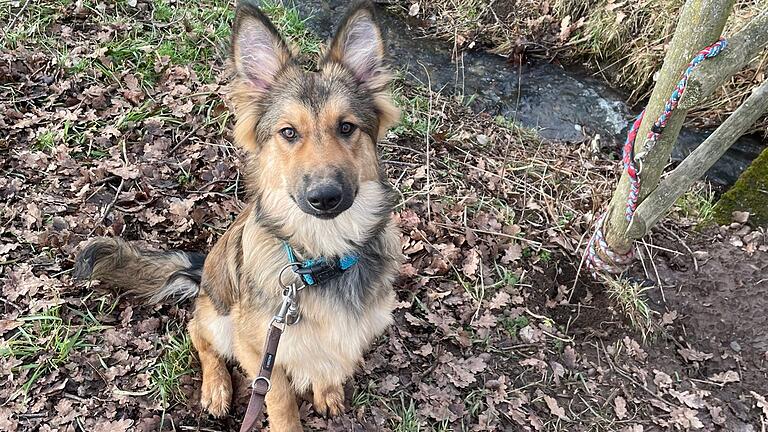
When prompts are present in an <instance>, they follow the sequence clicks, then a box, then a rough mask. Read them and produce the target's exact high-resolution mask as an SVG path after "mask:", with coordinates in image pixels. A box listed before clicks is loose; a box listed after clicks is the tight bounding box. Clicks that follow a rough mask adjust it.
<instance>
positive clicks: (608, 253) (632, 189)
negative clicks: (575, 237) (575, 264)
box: [585, 39, 728, 274]
mask: <svg viewBox="0 0 768 432" xmlns="http://www.w3.org/2000/svg"><path fill="white" fill-rule="evenodd" d="M726 46H728V42H727V41H726V40H725V39H720V40H718V41H717V42H715V43H713V44H712V45H710V46H708V47H706V48H704V49H703V50H701V51H699V53H698V54H696V56H695V57H694V58H693V60H691V62H690V63H688V66H687V67H686V68H685V71H683V73H682V75H681V77H680V80H679V81H678V82H677V84H676V85H675V89H674V90H673V91H672V95H671V96H670V97H669V99H667V102H666V103H665V104H664V111H662V113H661V115H659V118H658V119H657V120H656V121H655V122H654V123H653V126H651V130H650V131H649V132H648V135H647V136H646V146H645V149H646V150H647V149H649V148H651V147H653V146H654V144H655V143H656V142H657V141H658V139H659V137H660V136H661V133H662V132H663V131H664V128H665V127H667V123H668V122H669V118H670V117H671V116H672V112H673V111H674V110H675V108H677V105H678V103H679V102H680V99H681V98H682V97H683V94H684V93H685V87H686V86H687V85H688V78H690V76H691V73H693V70H694V69H695V68H696V66H698V65H699V63H701V62H703V61H704V60H706V59H708V58H712V57H714V56H716V55H718V54H720V52H721V51H722V50H723V49H725V47H726ZM644 116H645V110H643V112H641V113H640V115H638V116H637V118H636V119H635V121H634V122H633V123H632V125H631V126H630V128H629V132H628V133H627V140H626V141H625V142H624V146H623V148H622V157H621V161H622V164H623V167H624V170H625V171H626V172H627V175H628V176H629V195H628V196H627V203H626V207H625V210H624V215H625V217H626V218H627V221H630V222H631V221H632V216H634V214H635V210H637V205H638V201H639V199H640V171H641V170H640V169H639V168H638V164H637V162H636V161H635V140H636V138H637V131H638V129H639V128H640V124H641V123H642V122H643V117H644ZM605 218H606V214H603V215H602V216H600V217H599V218H598V220H597V223H596V224H595V232H594V234H592V237H591V238H590V240H589V243H588V244H587V251H586V257H585V258H586V262H587V268H588V269H589V270H590V271H592V272H593V273H595V272H596V271H598V270H600V271H604V272H607V273H614V274H615V273H622V272H623V271H624V269H625V268H626V267H627V266H628V265H629V264H630V263H632V260H633V259H634V255H635V254H634V249H632V250H630V251H629V252H628V253H626V254H618V253H616V252H613V251H612V250H610V248H609V247H608V243H607V242H606V241H605V234H604V233H603V224H604V222H605ZM598 247H599V250H600V252H598ZM601 253H602V256H601ZM603 256H604V257H605V258H607V260H605V259H603Z"/></svg>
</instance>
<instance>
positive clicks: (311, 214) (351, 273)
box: [75, 3, 402, 431]
mask: <svg viewBox="0 0 768 432" xmlns="http://www.w3.org/2000/svg"><path fill="white" fill-rule="evenodd" d="M231 54H232V59H233V61H234V65H235V69H236V72H237V78H236V81H235V83H234V84H233V85H232V89H231V98H232V100H233V102H234V105H235V111H236V118H237V122H236V126H235V130H234V136H235V140H236V142H237V143H238V144H239V145H240V146H242V147H244V148H245V149H246V150H247V153H248V162H247V189H248V191H249V193H250V196H249V200H248V204H247V206H246V207H245V209H244V211H243V212H242V213H241V214H240V215H239V216H238V217H237V219H236V220H235V221H234V223H233V224H232V226H231V227H230V228H229V229H228V230H227V232H226V233H225V234H224V235H223V236H222V237H221V239H219V241H218V242H217V243H216V245H215V246H214V247H213V250H212V251H211V252H210V253H209V254H208V255H207V257H206V256H204V255H202V254H195V253H187V252H178V251H175V252H147V251H142V250H139V249H137V248H135V247H133V246H131V245H129V244H128V243H125V242H124V241H122V240H120V239H108V238H99V239H96V240H94V241H93V242H91V243H90V244H89V245H88V246H86V247H85V249H84V250H83V251H82V252H81V254H80V256H79V257H78V258H77V262H76V269H75V270H76V271H75V274H76V276H78V277H80V278H89V277H91V278H94V279H98V280H101V281H103V282H106V283H108V284H112V285H114V286H117V287H121V288H123V289H124V290H126V291H129V292H132V293H134V294H137V295H139V296H141V297H143V298H145V299H147V300H148V302H159V301H161V300H163V299H165V298H168V297H177V298H188V297H194V296H196V300H195V311H194V318H193V319H192V320H191V321H190V323H189V333H190V336H191V339H192V342H193V344H194V346H195V348H196V349H197V352H198V354H199V356H200V363H201V366H202V372H203V383H202V392H201V404H202V406H203V407H204V408H205V409H206V410H207V411H208V412H209V413H210V414H212V415H214V416H217V417H218V416H223V415H225V414H226V413H227V411H228V409H229V406H230V401H231V398H232V384H231V380H230V374H229V371H228V370H227V366H226V362H227V360H228V359H235V360H237V362H239V363H240V365H241V366H242V367H243V369H244V370H245V371H246V372H247V374H248V375H249V377H250V378H251V379H255V378H256V377H257V376H259V371H260V367H261V366H262V354H263V352H262V351H263V348H264V345H265V337H266V333H267V330H268V329H269V328H270V325H271V324H272V319H273V317H274V316H275V314H276V313H277V311H278V310H279V309H280V308H281V304H282V303H281V302H282V300H283V297H282V295H283V288H282V287H281V286H282V284H283V283H286V282H294V283H298V282H299V281H301V282H303V285H306V286H305V287H304V288H303V289H301V291H300V292H299V293H298V294H297V300H298V308H299V311H300V318H301V319H300V320H299V321H298V322H297V323H295V324H294V325H291V326H290V327H287V328H286V330H285V333H284V334H283V338H282V340H281V341H280V345H279V349H278V350H277V353H276V360H275V363H274V368H273V369H272V377H271V390H270V391H269V393H268V394H267V396H266V404H267V411H268V415H269V423H270V429H271V430H272V431H299V430H302V428H301V424H300V421H299V411H298V406H297V395H304V394H306V395H309V393H310V392H311V394H312V400H313V404H314V408H315V410H316V411H317V412H319V413H321V414H330V415H337V414H340V413H341V412H343V409H344V391H343V388H342V385H343V383H344V382H345V380H347V379H348V378H349V377H351V376H352V374H353V372H354V371H355V369H356V367H357V366H358V364H359V363H360V362H361V360H362V356H363V354H364V353H365V352H366V350H367V349H368V348H369V346H370V345H371V343H372V341H373V340H374V339H375V338H376V337H377V336H379V335H380V334H382V333H383V331H384V330H385V328H386V327H387V326H388V325H389V324H390V322H391V321H392V317H391V312H392V309H393V304H394V292H393V290H392V284H393V281H394V279H395V277H396V275H397V273H398V271H399V267H400V262H401V257H402V254H401V246H400V241H399V235H398V232H397V229H396V227H395V224H394V222H393V220H392V218H391V213H392V210H393V201H394V200H393V192H392V189H391V187H390V186H389V185H388V184H387V181H386V178H385V174H384V172H383V170H382V168H381V165H380V161H379V157H378V151H377V146H376V142H377V140H378V139H379V138H381V137H382V136H383V135H384V134H385V132H386V130H387V129H388V128H389V127H390V126H391V125H392V124H393V123H394V122H395V121H396V119H398V117H399V112H398V110H397V108H395V106H394V105H393V103H392V100H391V95H390V93H389V90H388V85H389V81H390V74H389V72H388V70H387V69H386V67H385V65H384V58H383V56H384V44H383V42H382V36H381V31H380V29H379V27H378V25H377V24H376V21H375V19H374V15H373V8H372V6H371V5H370V4H367V3H362V4H358V5H356V6H354V7H353V8H352V9H351V10H350V11H349V12H348V13H347V15H346V16H345V17H344V19H343V21H342V23H341V25H340V26H339V28H338V30H337V32H336V35H335V36H334V38H333V39H332V41H331V42H330V45H329V48H328V50H327V52H326V53H325V54H324V55H323V57H322V58H321V59H320V61H319V63H318V67H317V70H316V71H306V70H304V68H303V67H301V66H299V65H298V64H297V62H296V61H295V60H294V54H293V53H292V51H291V49H289V46H288V44H287V43H286V42H285V40H283V38H282V37H281V36H280V35H279V34H278V32H277V30H276V29H275V27H274V25H272V23H271V22H270V21H269V19H268V18H267V17H266V16H264V14H262V12H261V11H259V9H258V8H257V7H255V6H253V5H250V4H247V3H242V4H240V5H239V6H238V8H237V13H236V16H235V21H234V27H233V35H232V47H231ZM295 261H299V263H300V265H296V266H295V267H294V271H285V272H283V276H282V277H283V280H282V282H281V281H280V274H281V270H283V269H285V268H286V265H288V264H289V263H291V262H295ZM318 261H320V262H324V263H335V264H333V265H328V266H326V269H328V268H330V269H332V270H334V271H331V272H330V276H328V275H323V274H320V273H318V274H314V277H316V280H314V279H312V277H313V275H312V274H310V275H309V277H308V276H307V275H306V274H302V273H301V272H299V271H297V269H299V268H300V267H306V266H308V265H309V264H308V263H312V262H318ZM345 261H346V262H347V264H346V266H345V265H343V262H345ZM339 263H342V264H341V265H339ZM321 273H322V272H321ZM326 276H327V277H326ZM300 278H301V279H300Z"/></svg>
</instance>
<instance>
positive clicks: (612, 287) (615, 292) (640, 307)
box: [602, 276, 654, 339]
mask: <svg viewBox="0 0 768 432" xmlns="http://www.w3.org/2000/svg"><path fill="white" fill-rule="evenodd" d="M602 278H603V281H604V282H605V284H606V288H607V291H608V295H609V296H610V298H611V300H612V301H613V303H614V304H615V305H616V306H617V308H618V310H619V312H620V313H622V314H623V315H624V317H625V318H626V319H627V320H628V321H629V323H630V325H631V326H632V328H634V329H635V330H637V331H639V332H640V333H641V334H642V336H643V339H646V338H647V337H648V336H649V335H650V334H651V333H653V331H654V323H653V320H652V319H651V317H652V315H653V314H654V311H653V310H652V309H651V308H650V307H649V306H648V301H647V299H646V294H645V292H646V291H648V289H649V288H646V287H643V286H641V285H640V284H638V283H637V282H633V281H630V280H627V279H617V278H614V277H613V276H603V277H602Z"/></svg>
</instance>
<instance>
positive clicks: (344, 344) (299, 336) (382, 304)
mask: <svg viewBox="0 0 768 432" xmlns="http://www.w3.org/2000/svg"><path fill="white" fill-rule="evenodd" d="M307 300H309V299H307ZM311 300H312V303H313V304H312V305H311V306H306V307H304V308H303V309H304V310H303V315H302V321H300V322H299V323H297V324H296V325H294V326H289V327H288V328H287V329H286V331H285V333H283V337H282V339H281V340H280V345H279V348H278V352H277V363H278V364H279V365H281V366H283V367H284V368H285V370H286V372H288V374H289V375H290V377H291V382H292V383H293V385H294V387H295V388H296V390H297V391H298V392H305V391H307V390H309V388H310V387H311V385H312V384H313V383H317V382H323V383H335V384H341V383H343V382H344V381H345V380H346V379H347V378H349V377H350V376H351V375H352V374H353V373H354V371H355V368H356V367H357V366H358V364H359V363H360V361H361V360H362V358H363V355H364V354H365V352H366V351H367V350H368V348H369V347H370V345H371V343H373V341H374V339H375V338H376V337H377V336H379V335H380V334H382V333H383V332H384V330H385V329H386V327H387V326H388V325H389V324H390V323H391V321H392V313H391V312H392V306H393V303H394V293H392V292H390V293H389V294H388V295H386V296H384V298H382V299H381V300H379V301H378V302H377V303H376V304H372V305H369V307H367V308H366V309H365V310H364V311H362V312H361V313H359V314H354V313H350V312H349V311H346V310H341V308H343V306H341V305H338V304H334V302H333V300H331V299H327V298H325V299H321V298H320V297H319V296H315V297H314V298H312V299H311Z"/></svg>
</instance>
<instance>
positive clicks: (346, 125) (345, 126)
mask: <svg viewBox="0 0 768 432" xmlns="http://www.w3.org/2000/svg"><path fill="white" fill-rule="evenodd" d="M356 128H357V126H355V125H353V124H352V123H350V122H342V123H341V124H340V125H339V133H340V134H342V135H344V136H349V135H351V134H352V132H354V131H355V129H356Z"/></svg>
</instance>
